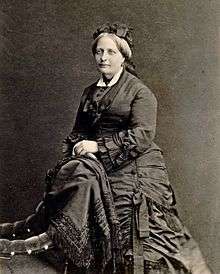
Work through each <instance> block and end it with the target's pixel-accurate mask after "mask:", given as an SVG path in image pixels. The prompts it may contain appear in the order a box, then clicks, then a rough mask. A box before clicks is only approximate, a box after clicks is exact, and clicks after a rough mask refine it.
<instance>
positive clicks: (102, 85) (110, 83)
mask: <svg viewBox="0 0 220 274" xmlns="http://www.w3.org/2000/svg"><path fill="white" fill-rule="evenodd" d="M122 71H123V67H122V68H121V69H120V70H119V72H117V73H116V74H115V75H114V76H113V78H112V79H111V81H110V82H109V83H108V84H107V85H106V84H105V82H104V81H103V77H102V75H101V77H100V79H99V81H98V83H97V84H96V85H97V87H111V86H113V85H114V84H115V83H117V82H118V79H119V78H120V76H121V74H122Z"/></svg>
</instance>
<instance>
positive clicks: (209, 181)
mask: <svg viewBox="0 0 220 274" xmlns="http://www.w3.org/2000/svg"><path fill="white" fill-rule="evenodd" d="M0 3H1V6H0V76H1V82H0V84H1V90H0V217H1V218H0V222H6V221H15V220H17V219H19V218H24V217H26V216H27V215H28V214H30V213H32V212H33V211H34V209H35V207H36V205H37V204H38V202H39V201H40V199H41V197H42V193H43V189H44V177H45V172H46V170H47V169H48V168H51V167H53V166H54V164H55V163H56V162H57V160H58V159H60V158H62V153H61V143H62V140H63V139H64V137H65V136H66V135H67V134H68V133H69V132H70V130H71V128H72V125H73V121H74V118H75V114H76V110H77V106H78V104H79V99H80V96H81V93H82V91H83V89H84V88H85V87H86V86H87V85H89V84H91V82H93V81H95V80H96V79H97V77H98V73H97V71H96V69H95V66H94V62H93V57H92V54H91V42H92V33H93V31H94V30H95V29H96V27H97V26H98V25H100V24H102V23H105V22H107V21H109V22H114V21H122V22H125V23H129V24H130V25H131V26H132V27H133V28H134V30H133V37H134V43H135V48H134V61H135V63H136V65H137V71H138V73H139V76H140V78H141V79H142V80H143V82H144V83H145V84H146V85H147V86H148V87H149V88H150V89H151V90H152V91H153V92H154V94H155V96H156V97H157V99H158V103H159V106H158V121H157V137H156V142H157V144H159V145H160V147H162V148H163V150H164V156H165V159H166V162H167V166H168V170H169V174H170V180H171V182H172V185H173V187H174V190H175V193H176V196H177V202H178V210H179V213H180V217H181V219H182V221H183V222H184V223H185V224H186V226H187V227H188V228H189V230H190V232H191V233H192V235H193V236H194V238H195V239H196V240H197V241H198V243H199V245H200V247H201V249H202V252H203V254H204V256H205V257H206V258H207V261H208V262H209V264H210V266H211V267H212V268H213V269H214V270H215V271H216V273H220V260H219V258H220V199H219V197H220V179H219V178H220V156H219V155H220V154H219V152H220V141H219V140H220V134H219V133H220V123H219V119H220V90H219V86H220V85H219V83H220V81H219V58H218V57H219V53H220V52H219V41H218V39H219V38H218V37H219V27H220V22H219V19H220V16H219V11H220V7H219V4H218V0H206V1H205V0H204V1H201V0H195V1H191V0H167V1H164V0H158V1H154V0H136V1H129V0H120V1H107V0H97V1H94V0H93V1H92V0H87V1H72V0H69V1H66V0H62V1H61V0H47V1H43V0H35V1H34V0H31V1H23V0H21V1H15V0H3V1H0Z"/></svg>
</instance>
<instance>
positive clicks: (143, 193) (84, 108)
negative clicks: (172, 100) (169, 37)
mask: <svg viewBox="0 0 220 274" xmlns="http://www.w3.org/2000/svg"><path fill="white" fill-rule="evenodd" d="M99 89H100V88H99V87H97V86H96V83H94V84H93V85H91V86H90V87H88V88H86V89H85V92H84V95H83V97H82V101H81V105H80V109H79V111H78V114H77V118H76V124H75V126H74V128H73V130H72V132H71V134H70V136H69V137H68V139H67V140H69V141H65V142H66V146H67V147H68V149H67V150H66V151H69V152H71V151H72V148H73V146H74V145H75V144H76V143H77V142H78V138H79V136H81V138H82V139H83V137H84V136H85V134H86V139H90V140H95V141H97V142H98V146H99V152H98V153H97V157H98V158H99V159H100V160H101V162H102V164H103V166H104V168H105V170H106V172H107V175H108V178H109V181H110V185H111V189H112V193H113V197H114V203H115V207H116V212H117V215H118V217H119V220H120V228H121V232H122V245H123V254H124V256H125V258H131V261H132V263H131V261H129V262H130V264H129V265H130V266H129V267H130V269H131V271H132V272H134V273H138V274H140V273H144V269H145V271H147V272H146V273H148V272H149V273H154V272H152V270H149V269H150V268H151V269H154V268H155V269H157V268H158V269H159V270H158V271H159V272H158V273H168V274H171V273H191V272H192V273H200V272H201V273H210V272H209V270H208V268H207V267H206V264H205V262H204V260H203V258H202V255H201V253H200V251H199V248H198V246H197V245H196V243H195V242H194V241H193V239H192V237H191V235H190V234H189V233H188V231H187V230H186V228H185V227H184V226H183V225H182V223H181V221H180V220H179V217H178V215H177V210H176V208H175V204H176V201H175V197H174V193H173V190H172V187H171V185H170V182H169V178H168V174H167V169H166V165H165V162H164V159H163V155H162V150H161V149H160V148H159V147H158V146H157V145H156V144H155V143H154V142H153V139H154V136H155V131H156V112H157V102H156V98H155V96H154V95H153V94H152V93H151V91H150V90H149V89H148V88H147V87H146V86H145V85H144V84H143V83H142V82H141V81H140V80H139V79H137V78H136V77H135V76H133V75H131V74H130V73H128V72H127V71H124V72H123V74H122V75H121V78H120V79H119V81H118V82H117V83H116V84H115V85H114V86H113V87H111V88H108V89H107V91H105V92H104V93H103V96H101V98H100V97H99V99H98V100H97V97H96V96H95V95H96V94H97V93H100V92H99V91H98V90H99ZM150 264H151V266H152V265H154V267H151V266H149V265H150ZM147 265H148V266H147ZM196 265H202V266H203V267H201V268H200V270H198V269H199V267H198V268H197V270H198V271H200V272H196V271H195V269H196ZM129 267H128V268H129ZM148 268H149V269H148ZM147 269H148V270H147ZM155 269H154V271H156V270H155ZM202 269H203V270H202ZM192 270H193V271H194V272H193V271H192ZM155 273H156V272H155Z"/></svg>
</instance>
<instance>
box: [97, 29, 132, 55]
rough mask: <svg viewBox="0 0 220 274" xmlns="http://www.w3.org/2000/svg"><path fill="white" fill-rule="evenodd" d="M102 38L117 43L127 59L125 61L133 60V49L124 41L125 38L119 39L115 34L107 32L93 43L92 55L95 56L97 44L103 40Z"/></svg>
mask: <svg viewBox="0 0 220 274" xmlns="http://www.w3.org/2000/svg"><path fill="white" fill-rule="evenodd" d="M102 37H109V38H111V39H112V40H113V41H114V42H115V44H116V46H117V48H118V50H119V51H120V52H121V54H122V55H123V56H124V57H125V60H130V59H131V56H132V51H131V48H130V47H129V45H128V43H127V41H126V40H125V39H123V38H120V37H118V36H117V35H115V34H114V33H107V32H103V33H101V34H100V35H99V36H98V37H97V38H96V39H95V40H94V41H93V43H92V53H93V55H95V51H96V47H97V43H98V41H99V39H101V38H102Z"/></svg>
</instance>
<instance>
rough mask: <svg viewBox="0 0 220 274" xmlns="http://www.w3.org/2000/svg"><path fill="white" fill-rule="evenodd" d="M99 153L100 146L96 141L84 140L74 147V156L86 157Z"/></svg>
mask: <svg viewBox="0 0 220 274" xmlns="http://www.w3.org/2000/svg"><path fill="white" fill-rule="evenodd" d="M96 152H98V144H97V142H95V141H88V140H82V141H80V142H78V143H77V144H75V146H74V147H73V154H75V155H85V154H86V153H96Z"/></svg>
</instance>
